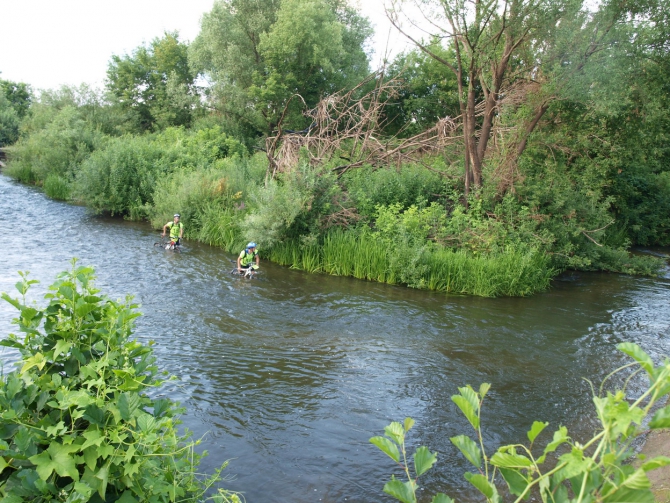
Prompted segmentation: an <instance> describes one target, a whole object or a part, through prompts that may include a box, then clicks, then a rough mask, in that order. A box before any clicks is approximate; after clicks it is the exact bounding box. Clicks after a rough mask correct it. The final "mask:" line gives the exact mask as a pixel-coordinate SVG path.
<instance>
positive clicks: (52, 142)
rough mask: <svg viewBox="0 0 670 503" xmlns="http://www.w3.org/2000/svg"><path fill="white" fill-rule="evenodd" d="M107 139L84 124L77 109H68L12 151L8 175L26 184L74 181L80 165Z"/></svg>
mask: <svg viewBox="0 0 670 503" xmlns="http://www.w3.org/2000/svg"><path fill="white" fill-rule="evenodd" d="M107 138H108V137H107V136H106V135H104V134H103V133H101V132H99V131H98V130H96V129H94V128H93V127H92V126H91V124H90V123H88V122H86V121H85V120H83V119H82V118H81V116H80V114H79V111H78V110H77V109H76V108H74V107H70V106H68V107H65V108H63V109H61V110H59V111H58V112H56V113H54V114H53V115H52V116H51V117H50V120H49V121H48V122H47V123H46V124H45V125H44V127H43V128H40V129H38V130H36V131H34V132H32V133H31V134H29V135H24V136H22V137H21V138H20V139H19V141H18V142H17V143H16V144H15V145H14V146H13V147H12V160H11V163H10V165H9V167H8V169H7V174H9V175H10V176H13V177H15V178H17V179H19V180H21V181H23V182H44V180H46V178H47V177H48V176H49V175H50V174H55V175H58V176H61V177H65V178H67V179H69V180H72V179H74V177H75V175H76V173H77V170H78V168H79V166H80V165H81V163H82V162H83V161H84V160H86V159H87V158H88V157H89V156H90V155H91V153H92V152H93V151H94V150H96V149H98V148H100V147H102V146H103V145H104V144H105V143H106V140H107Z"/></svg>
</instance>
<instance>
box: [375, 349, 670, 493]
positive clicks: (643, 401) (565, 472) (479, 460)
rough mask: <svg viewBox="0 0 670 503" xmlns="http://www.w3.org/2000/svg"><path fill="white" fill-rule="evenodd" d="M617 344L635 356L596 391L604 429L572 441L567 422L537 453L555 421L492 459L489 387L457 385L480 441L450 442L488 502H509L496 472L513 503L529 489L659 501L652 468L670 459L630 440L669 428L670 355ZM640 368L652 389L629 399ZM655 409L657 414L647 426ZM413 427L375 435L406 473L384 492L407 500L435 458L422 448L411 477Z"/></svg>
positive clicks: (533, 430) (536, 426)
mask: <svg viewBox="0 0 670 503" xmlns="http://www.w3.org/2000/svg"><path fill="white" fill-rule="evenodd" d="M618 349H619V350H620V351H622V352H623V353H625V354H627V355H628V356H630V357H631V358H633V360H635V361H634V362H632V363H630V364H628V365H625V366H623V367H621V368H619V369H617V370H615V371H614V372H612V373H611V374H610V375H609V376H607V377H606V378H605V380H604V381H603V384H602V385H601V387H600V389H599V391H598V394H597V395H596V394H595V393H594V398H593V401H594V404H595V407H596V414H597V417H598V419H599V421H600V424H601V427H600V428H599V430H598V431H597V432H596V433H595V434H594V435H593V437H592V438H591V439H589V440H587V441H586V442H585V443H583V444H582V443H580V442H576V441H574V440H573V439H571V438H570V437H569V436H568V430H567V428H565V427H564V426H561V427H560V428H559V429H558V430H556V431H555V432H554V434H553V438H552V440H551V441H550V442H549V443H547V444H546V445H545V447H544V449H542V450H541V454H540V455H539V457H538V456H537V454H538V449H537V448H536V445H535V440H536V439H537V437H538V436H539V435H540V433H542V431H543V430H544V429H545V428H546V427H547V426H548V424H549V423H543V422H538V421H535V422H534V423H533V426H532V427H531V429H530V431H528V433H527V436H528V440H529V442H530V443H529V445H527V446H526V445H523V444H513V445H505V446H502V447H500V448H498V450H497V452H496V453H495V454H493V456H491V457H490V458H489V456H488V455H487V454H486V451H485V449H484V443H483V440H482V439H483V437H482V428H481V419H480V418H481V407H482V402H483V400H484V397H485V396H486V394H487V392H488V390H489V388H490V385H489V384H486V383H484V384H482V385H481V386H480V388H479V391H475V390H474V389H472V387H470V386H466V387H463V388H459V389H458V391H459V394H458V395H454V396H452V400H453V401H454V403H456V405H457V406H458V408H459V409H460V410H461V412H462V413H463V415H465V417H466V418H467V419H468V421H469V422H470V424H471V425H472V427H473V428H474V430H475V432H476V440H473V439H472V438H470V437H468V436H466V435H458V436H456V437H453V438H451V439H450V440H451V442H452V443H453V444H454V445H455V446H456V447H457V448H458V449H459V450H460V451H461V453H462V454H463V455H464V456H465V458H466V459H467V460H468V461H469V462H470V463H471V464H472V465H473V466H474V467H475V468H476V472H475V473H470V472H466V473H465V478H466V479H467V480H468V482H470V483H471V484H472V485H473V486H474V487H475V488H476V489H477V490H479V491H480V492H481V493H482V495H483V496H484V497H485V498H486V501H487V502H491V503H500V502H502V501H503V497H502V496H501V495H500V493H499V492H498V486H496V482H497V481H498V480H499V479H498V475H500V476H502V479H503V480H504V481H505V482H506V483H507V488H508V489H509V492H510V493H511V494H512V495H514V496H516V499H515V503H518V502H519V501H521V500H526V499H528V498H529V496H530V495H531V492H533V494H539V496H540V498H541V499H542V501H543V502H545V503H564V502H565V503H567V502H570V503H581V502H584V503H591V502H602V503H609V502H612V503H614V502H640V503H653V502H654V496H653V494H652V492H651V484H650V482H649V478H648V477H647V472H649V471H651V470H654V469H656V468H660V467H662V466H666V465H669V464H670V458H669V457H667V456H658V457H655V458H653V459H645V456H644V455H639V454H638V455H634V453H633V451H632V449H631V444H632V442H633V440H635V438H637V437H638V436H639V435H641V434H644V433H646V432H647V431H648V430H654V429H660V428H668V427H670V405H667V406H665V407H662V408H658V407H655V406H657V405H658V403H659V400H661V399H662V398H663V397H665V396H667V395H668V394H669V393H670V360H668V359H666V360H665V361H664V362H663V363H662V364H661V365H659V366H657V367H656V366H654V364H653V362H652V360H651V358H650V357H649V355H647V354H646V353H645V352H644V351H643V350H642V349H641V348H640V347H639V346H637V345H636V344H632V343H623V344H619V345H618ZM631 367H636V369H635V371H634V372H633V374H632V375H631V376H629V377H628V378H627V379H626V380H625V384H624V386H623V389H618V390H616V391H615V392H606V393H604V389H603V388H604V386H605V384H606V383H607V381H608V380H610V379H611V378H612V377H613V376H615V375H616V374H618V373H620V372H623V371H625V370H627V369H630V368H631ZM640 372H644V373H646V376H647V378H648V379H649V386H648V388H647V389H646V390H645V391H644V393H642V394H641V395H640V396H639V397H637V398H630V397H628V396H627V390H626V387H627V385H628V383H629V382H630V379H631V377H632V376H634V375H635V374H637V373H640ZM652 411H655V412H653V415H652V417H651V419H650V420H649V422H648V424H647V420H648V419H649V418H648V416H649V415H650V414H652ZM413 424H414V421H413V420H412V419H411V418H407V419H405V423H404V426H403V425H401V424H400V423H395V422H394V423H391V424H390V425H389V426H387V427H386V429H385V433H386V437H373V438H371V439H370V441H371V442H372V443H373V444H375V445H376V446H377V447H379V448H380V449H381V450H382V451H383V452H385V453H386V454H387V455H388V456H389V457H391V459H393V460H394V461H396V462H398V463H400V464H401V466H402V467H403V469H404V470H405V473H406V475H407V479H408V480H407V482H404V483H403V482H400V481H399V480H396V479H395V478H394V477H392V479H391V481H390V482H388V483H387V484H386V485H385V486H384V492H386V493H388V494H390V495H391V496H393V497H394V498H396V499H397V500H399V501H402V502H403V503H415V502H416V489H417V487H418V486H417V481H416V479H417V478H418V477H419V476H420V475H422V474H423V473H425V472H426V471H427V470H428V469H430V467H432V465H433V464H434V463H435V462H436V460H437V454H436V453H430V451H428V449H427V448H426V447H419V448H418V449H417V451H416V453H415V454H414V464H415V474H416V476H415V477H414V478H412V476H411V473H410V470H409V469H408V464H407V460H406V455H405V435H406V433H407V432H408V431H409V429H410V428H411V427H412V425H413ZM643 425H646V426H643ZM398 447H400V451H401V452H402V458H401V457H400V454H399V450H398ZM633 461H637V462H633ZM432 501H433V503H449V502H452V501H453V500H451V498H448V497H447V496H445V495H443V494H441V493H440V494H438V495H436V496H435V497H434V498H433V500H432Z"/></svg>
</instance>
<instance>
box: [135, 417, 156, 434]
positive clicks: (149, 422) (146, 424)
mask: <svg viewBox="0 0 670 503" xmlns="http://www.w3.org/2000/svg"><path fill="white" fill-rule="evenodd" d="M137 426H138V428H139V429H140V430H142V431H145V432H147V431H151V430H153V429H154V428H155V427H156V420H155V419H154V418H153V417H151V416H150V415H149V414H146V413H142V414H141V415H140V416H139V417H138V418H137Z"/></svg>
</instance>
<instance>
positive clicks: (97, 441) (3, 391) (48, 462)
mask: <svg viewBox="0 0 670 503" xmlns="http://www.w3.org/2000/svg"><path fill="white" fill-rule="evenodd" d="M72 264H73V267H72V270H71V271H69V272H64V273H61V274H60V275H59V276H58V278H57V280H56V282H55V283H54V284H53V285H51V286H50V287H49V292H48V293H47V294H46V295H45V298H46V299H47V301H48V305H47V306H46V307H45V308H38V307H34V306H29V305H28V304H27V302H26V294H27V293H28V290H29V288H30V286H31V285H32V284H34V283H36V282H37V281H35V280H29V279H28V277H27V274H22V273H20V274H21V281H19V282H18V283H17V284H16V287H17V289H18V291H19V293H20V297H19V298H11V297H10V296H9V295H7V294H6V293H3V294H2V298H3V299H4V300H5V301H7V302H9V303H10V304H11V305H13V306H14V307H15V308H16V309H17V310H18V311H19V314H18V317H17V318H16V319H15V320H14V323H15V324H16V325H17V326H18V328H19V331H20V332H21V333H23V336H22V337H19V336H17V335H14V334H11V335H10V336H9V337H8V338H7V339H5V340H3V341H2V342H1V344H2V345H4V346H9V347H12V348H15V349H17V350H18V351H20V353H21V361H20V363H19V364H18V365H19V366H20V368H19V369H18V370H16V371H13V372H10V373H8V374H6V375H3V376H2V380H1V381H0V410H1V411H2V412H1V413H0V495H1V496H2V501H4V502H7V503H15V502H16V503H18V502H22V501H33V502H43V501H44V502H46V501H63V502H65V501H67V502H86V501H91V502H103V501H123V502H139V501H155V502H172V501H192V502H196V501H203V498H204V495H205V494H206V492H207V491H208V490H209V488H211V487H212V486H213V485H214V484H215V483H217V481H218V480H219V479H220V476H219V472H220V470H219V471H217V472H216V473H215V474H214V475H212V476H210V477H201V476H200V475H199V474H198V473H197V467H198V464H199V461H200V458H201V457H202V456H201V455H199V454H197V453H196V452H195V449H194V448H195V445H196V444H197V442H195V443H194V442H191V441H188V432H187V435H186V436H180V434H179V433H178V431H177V428H178V425H179V420H178V419H177V414H178V413H179V412H180V410H181V409H179V408H178V407H177V406H176V404H175V403H174V402H172V401H170V400H169V399H164V398H161V399H153V398H150V397H149V396H148V395H147V392H148V391H149V390H152V389H153V388H155V387H157V386H160V384H161V383H162V382H163V381H162V380H161V379H160V378H159V377H158V376H159V371H158V369H157V368H156V366H155V358H154V357H153V356H152V350H151V348H150V346H144V345H142V344H140V343H139V342H137V341H133V340H130V336H131V334H132V328H133V320H134V319H135V318H136V317H137V316H139V313H138V312H137V311H136V309H135V308H136V306H135V305H134V304H132V303H131V298H130V297H128V298H126V300H125V302H115V301H112V300H111V299H109V298H107V297H105V296H104V295H101V294H100V292H99V291H98V290H97V289H95V288H94V287H93V279H94V276H93V270H92V269H90V268H87V267H77V266H76V262H75V261H74V260H73V262H72ZM224 466H225V465H224ZM214 499H216V500H218V501H239V500H238V498H237V496H236V495H234V494H230V493H228V492H226V491H223V490H219V492H218V494H217V495H216V496H215V497H214Z"/></svg>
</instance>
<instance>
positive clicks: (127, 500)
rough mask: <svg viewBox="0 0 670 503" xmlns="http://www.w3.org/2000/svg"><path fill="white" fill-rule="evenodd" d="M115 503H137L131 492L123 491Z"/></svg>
mask: <svg viewBox="0 0 670 503" xmlns="http://www.w3.org/2000/svg"><path fill="white" fill-rule="evenodd" d="M116 503H139V501H137V500H136V499H135V497H134V496H133V493H132V492H131V491H123V494H122V495H121V497H120V498H119V499H118V500H116Z"/></svg>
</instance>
